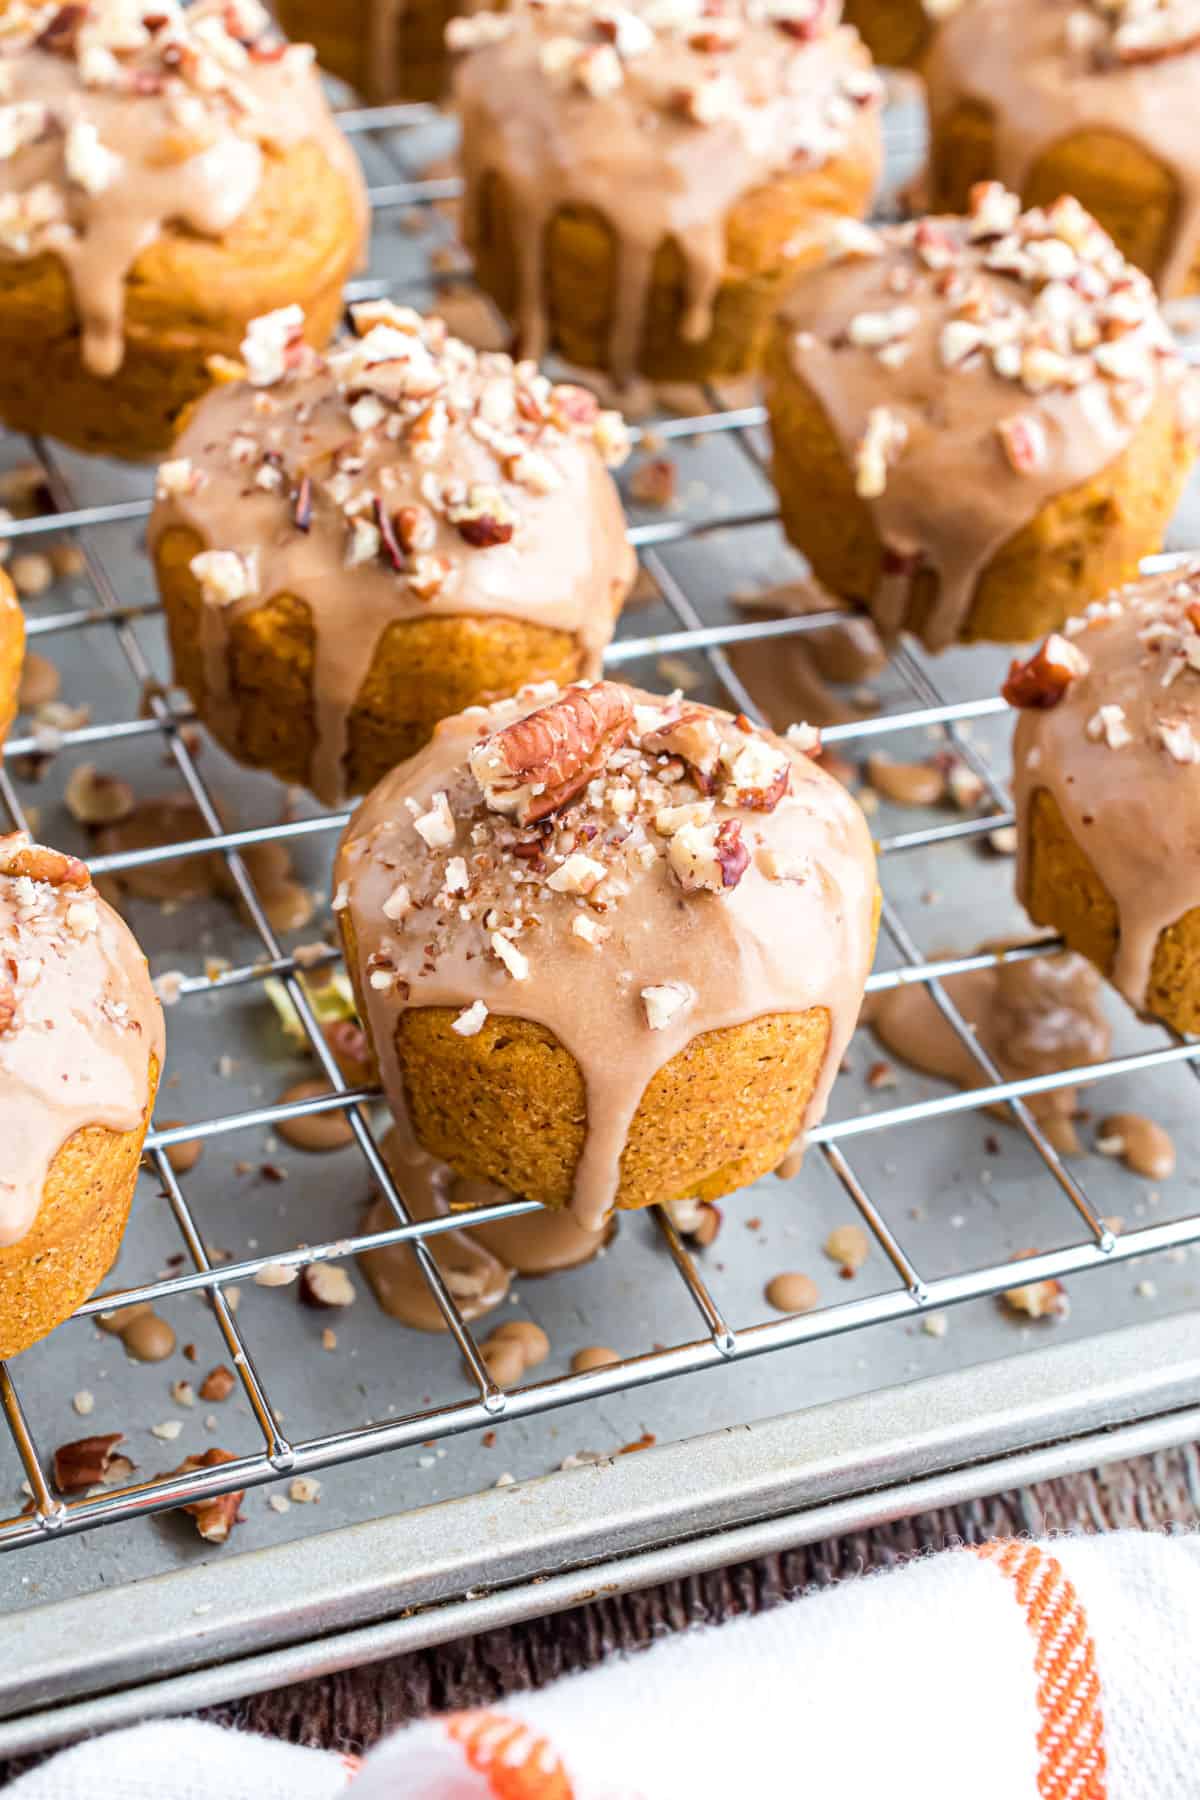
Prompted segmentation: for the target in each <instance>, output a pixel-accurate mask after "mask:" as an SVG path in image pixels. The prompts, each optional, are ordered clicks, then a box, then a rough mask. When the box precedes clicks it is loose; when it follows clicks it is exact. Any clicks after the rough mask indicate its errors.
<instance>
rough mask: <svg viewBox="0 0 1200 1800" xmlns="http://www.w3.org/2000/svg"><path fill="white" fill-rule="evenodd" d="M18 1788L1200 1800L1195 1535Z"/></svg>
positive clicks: (877, 1596)
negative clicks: (359, 1756) (343, 1736)
mask: <svg viewBox="0 0 1200 1800" xmlns="http://www.w3.org/2000/svg"><path fill="white" fill-rule="evenodd" d="M8 1793H9V1796H10V1800H333V1797H334V1796H342V1795H346V1796H347V1800H742V1797H745V1800H785V1797H788V1800H791V1797H794V1796H800V1795H804V1796H806V1797H808V1796H812V1800H859V1797H860V1796H861V1797H863V1800H909V1797H910V1796H911V1800H964V1796H968V1795H969V1796H970V1800H1194V1797H1195V1796H1200V1537H1195V1536H1192V1535H1190V1534H1189V1535H1182V1534H1181V1535H1178V1536H1170V1537H1168V1536H1155V1535H1151V1534H1148V1533H1147V1534H1141V1533H1134V1532H1126V1533H1120V1534H1117V1535H1114V1536H1111V1537H1097V1538H1065V1537H1064V1538H1056V1539H1053V1540H1051V1541H1049V1542H1046V1543H1040V1544H1035V1543H1030V1542H1027V1541H1024V1540H1019V1539H1018V1540H1013V1541H1010V1542H1003V1543H992V1544H987V1545H984V1546H982V1547H981V1548H978V1549H959V1550H951V1551H947V1552H945V1553H943V1554H941V1555H938V1556H931V1557H927V1558H921V1559H919V1560H917V1561H915V1562H911V1563H909V1564H907V1565H906V1566H905V1567H903V1568H901V1569H898V1570H896V1571H893V1572H888V1573H885V1574H874V1575H868V1576H864V1577H863V1578H861V1579H860V1580H857V1581H849V1582H846V1583H844V1584H843V1585H841V1586H840V1587H836V1588H831V1589H828V1590H826V1591H823V1592H819V1593H812V1594H808V1595H806V1596H804V1597H803V1598H801V1599H799V1600H795V1601H793V1602H791V1603H790V1604H788V1605H785V1606H780V1607H777V1608H776V1609H775V1610H774V1611H772V1612H769V1613H765V1614H761V1615H759V1616H757V1617H753V1618H744V1619H736V1620H731V1621H729V1622H728V1623H726V1624H723V1625H718V1626H712V1627H700V1628H697V1629H695V1630H692V1631H687V1632H681V1633H678V1634H677V1635H674V1636H671V1637H667V1638H664V1639H663V1640H662V1641H661V1642H660V1643H657V1644H655V1645H654V1646H653V1648H651V1649H649V1650H645V1651H641V1652H638V1653H635V1654H632V1655H628V1656H621V1657H616V1658H613V1659H612V1660H611V1661H610V1662H608V1663H606V1664H604V1665H603V1666H602V1667H601V1668H598V1669H592V1670H588V1671H587V1672H586V1673H584V1674H581V1675H572V1676H569V1677H567V1678H566V1679H565V1680H562V1681H559V1682H556V1683H555V1684H554V1685H553V1686H552V1687H548V1688H545V1689H543V1690H542V1692H540V1693H536V1694H528V1695H523V1696H520V1697H517V1698H513V1699H511V1700H506V1701H504V1702H503V1704H502V1705H499V1706H497V1707H496V1708H494V1709H489V1710H487V1711H482V1712H471V1713H459V1714H455V1715H453V1716H451V1717H448V1718H440V1719H430V1720H426V1721H423V1722H422V1723H421V1724H418V1725H413V1726H410V1727H409V1728H408V1729H407V1730H405V1731H401V1732H398V1733H397V1734H396V1735H395V1736H394V1737H391V1738H389V1739H388V1740H387V1741H386V1742H384V1743H383V1744H381V1745H380V1746H379V1747H378V1748H377V1749H375V1750H374V1751H372V1753H371V1754H370V1755H369V1756H368V1757H367V1758H366V1759H365V1760H364V1762H363V1763H362V1765H361V1767H359V1766H357V1765H356V1764H355V1761H354V1759H353V1758H345V1757H339V1756H336V1755H334V1754H332V1753H329V1752H326V1751H318V1750H301V1749H297V1748H295V1747H294V1746H292V1745H285V1744H274V1743H270V1742H268V1741H267V1740H265V1739H262V1738H255V1737H248V1736H245V1735H243V1734H241V1733H237V1732H229V1731H222V1730H220V1729H219V1728H218V1727H216V1726H211V1725H201V1724H197V1723H195V1722H188V1721H177V1722H170V1723H163V1724H152V1725H144V1726H140V1727H136V1728H135V1729H133V1730H130V1731H124V1732H119V1733H116V1734H114V1735H112V1736H110V1737H108V1738H105V1739H103V1740H99V1741H95V1742H92V1743H87V1744H83V1745H79V1746H77V1747H76V1748H75V1749H73V1750H69V1751H66V1752H65V1753H63V1754H62V1755H60V1756H58V1757H56V1758H54V1759H53V1760H52V1761H50V1762H49V1763H47V1764H45V1765H43V1766H42V1767H41V1768H39V1769H37V1770H35V1771H34V1772H33V1773H31V1774H29V1775H25V1776H22V1777H21V1778H20V1779H19V1780H17V1781H16V1782H14V1783H12V1784H11V1786H10V1787H9V1789H8Z"/></svg>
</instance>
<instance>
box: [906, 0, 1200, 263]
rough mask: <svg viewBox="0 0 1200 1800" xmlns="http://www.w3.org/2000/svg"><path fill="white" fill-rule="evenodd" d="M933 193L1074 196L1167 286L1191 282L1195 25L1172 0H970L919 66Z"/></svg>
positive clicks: (1199, 172)
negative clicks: (992, 186)
mask: <svg viewBox="0 0 1200 1800" xmlns="http://www.w3.org/2000/svg"><path fill="white" fill-rule="evenodd" d="M925 76H926V83H927V86H928V90H929V109H930V127H931V153H930V173H929V186H930V198H931V204H932V205H934V206H935V207H938V208H939V209H940V208H944V209H945V210H946V211H947V212H961V211H962V209H963V207H964V205H965V203H966V198H967V194H968V192H969V190H970V187H971V185H972V183H973V182H975V181H979V180H983V179H991V178H995V179H996V180H999V181H1002V182H1003V183H1004V184H1005V185H1006V186H1007V187H1010V188H1014V189H1015V190H1016V191H1017V192H1018V193H1020V195H1021V196H1022V199H1023V200H1024V201H1025V203H1026V205H1029V206H1044V205H1049V204H1050V203H1051V202H1052V201H1053V200H1055V199H1057V197H1058V196H1059V195H1060V194H1074V195H1075V197H1076V198H1077V199H1078V200H1079V201H1080V202H1081V203H1082V204H1083V205H1084V206H1086V207H1087V208H1088V210H1089V211H1090V212H1091V213H1093V214H1094V215H1095V217H1096V218H1097V219H1098V220H1099V221H1100V223H1101V224H1102V225H1103V226H1104V228H1105V230H1106V231H1108V232H1109V233H1110V234H1111V236H1112V237H1113V238H1114V240H1115V241H1116V243H1117V244H1118V246H1119V247H1120V249H1121V250H1122V252H1123V253H1124V254H1125V255H1126V256H1127V257H1128V258H1129V259H1130V261H1131V262H1134V263H1136V264H1137V265H1138V267H1139V268H1141V269H1144V270H1145V271H1146V272H1147V274H1149V275H1151V276H1152V277H1153V279H1154V280H1155V282H1156V283H1157V285H1158V288H1159V291H1160V292H1161V293H1162V294H1163V295H1164V296H1166V297H1174V296H1176V295H1180V294H1191V293H1196V292H1197V291H1200V207H1198V206H1197V190H1198V186H1200V140H1198V139H1197V135H1196V120H1195V113H1196V93H1197V87H1198V85H1200V30H1198V29H1197V15H1196V9H1195V7H1194V6H1193V5H1191V4H1187V3H1179V0H1150V4H1147V3H1146V0H970V4H968V5H964V6H962V7H961V8H960V9H959V10H957V11H956V12H955V14H954V16H953V17H952V18H949V19H947V20H946V22H945V23H944V25H943V26H942V27H941V29H940V30H939V31H938V34H937V37H936V40H935V42H934V44H933V46H932V48H931V52H930V55H929V56H928V58H927V60H926V64H925Z"/></svg>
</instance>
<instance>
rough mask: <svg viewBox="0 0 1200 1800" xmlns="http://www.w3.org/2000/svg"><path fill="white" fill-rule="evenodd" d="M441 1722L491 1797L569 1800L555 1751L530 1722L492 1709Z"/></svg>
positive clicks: (571, 1796) (571, 1799)
mask: <svg viewBox="0 0 1200 1800" xmlns="http://www.w3.org/2000/svg"><path fill="white" fill-rule="evenodd" d="M444 1723H445V1726H446V1730H447V1731H448V1732H449V1734H450V1736H451V1737H452V1738H453V1739H454V1742H455V1743H456V1744H461V1745H462V1747H463V1749H464V1750H465V1751H466V1755H467V1761H468V1762H469V1763H470V1765H471V1767H472V1769H474V1770H475V1771H476V1773H477V1774H479V1775H483V1776H485V1777H486V1780H487V1785H488V1792H489V1793H490V1794H492V1795H494V1796H495V1800H574V1794H575V1790H574V1788H573V1787H572V1786H571V1783H570V1780H569V1778H568V1776H567V1771H566V1770H565V1769H564V1768H563V1765H562V1763H561V1761H560V1760H559V1757H558V1755H557V1753H556V1752H555V1751H554V1750H553V1749H552V1748H551V1746H550V1745H549V1743H548V1742H547V1741H546V1739H545V1738H544V1737H539V1736H538V1734H537V1733H536V1732H535V1731H534V1730H532V1728H531V1727H530V1726H528V1725H522V1724H521V1723H520V1722H519V1720H517V1719H510V1718H507V1717H506V1716H505V1714H504V1713H496V1712H469V1713H453V1714H451V1716H450V1717H449V1718H448V1719H446V1720H445V1721H444Z"/></svg>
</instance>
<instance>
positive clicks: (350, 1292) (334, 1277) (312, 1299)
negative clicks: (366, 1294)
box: [300, 1263, 357, 1310]
mask: <svg viewBox="0 0 1200 1800" xmlns="http://www.w3.org/2000/svg"><path fill="white" fill-rule="evenodd" d="M300 1298H301V1300H302V1301H303V1302H304V1304H305V1306H315V1307H317V1308H318V1309H321V1310H328V1309H330V1308H331V1307H338V1306H353V1305H354V1302H355V1300H356V1298H357V1295H356V1294H355V1291H354V1283H353V1282H352V1281H351V1279H350V1277H349V1275H347V1273H346V1271H345V1269H343V1268H342V1267H341V1266H340V1265H339V1264H338V1263H309V1264H307V1266H306V1267H305V1268H303V1269H302V1270H301V1271H300Z"/></svg>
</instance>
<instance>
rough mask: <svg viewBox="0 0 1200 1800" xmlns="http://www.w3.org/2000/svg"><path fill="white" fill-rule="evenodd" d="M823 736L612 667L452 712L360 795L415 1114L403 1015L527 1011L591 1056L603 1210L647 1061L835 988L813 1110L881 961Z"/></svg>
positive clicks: (382, 994)
mask: <svg viewBox="0 0 1200 1800" xmlns="http://www.w3.org/2000/svg"><path fill="white" fill-rule="evenodd" d="M817 743H818V734H817V733H816V732H815V731H813V730H811V729H810V728H809V727H807V726H804V727H799V726H796V727H792V731H791V733H790V734H789V739H786V740H785V739H781V738H778V737H775V736H773V735H772V734H770V733H768V732H765V731H760V730H758V729H757V728H756V727H754V726H753V725H752V724H751V723H750V722H749V720H747V719H745V718H737V719H734V718H732V717H730V716H729V715H728V714H727V713H723V712H718V711H716V710H714V709H713V708H711V707H706V706H700V705H697V704H694V703H692V702H688V701H685V700H683V699H681V698H680V697H679V696H678V695H674V696H671V697H669V698H664V697H662V696H660V695H653V694H647V693H642V692H639V691H638V690H636V689H631V688H626V687H624V686H621V685H618V684H617V683H614V682H608V681H603V682H598V683H596V684H595V685H592V686H587V685H578V686H574V687H569V688H566V689H562V690H559V689H554V688H549V689H545V688H543V689H526V690H524V691H523V692H522V693H521V694H519V695H518V696H517V697H516V698H515V699H513V700H506V701H503V702H501V703H500V704H499V705H497V706H493V707H490V708H487V709H484V708H479V707H475V708H471V709H470V710H468V711H467V712H464V713H461V714H459V716H458V717H457V718H454V719H448V720H445V721H443V723H442V724H441V725H439V726H438V728H437V731H436V732H435V734H434V737H433V739H432V741H431V742H430V743H429V745H428V746H427V747H426V748H425V749H424V750H422V751H421V752H419V754H418V755H416V756H415V757H413V758H412V759H411V760H410V761H408V762H407V763H404V764H402V765H401V766H400V767H399V768H398V769H396V770H395V771H394V772H393V773H392V774H391V775H390V776H388V777H387V778H386V779H385V780H384V781H382V782H381V783H380V784H379V786H378V787H377V788H376V789H375V790H374V792H373V793H372V794H371V795H370V796H369V797H368V798H367V800H366V801H365V802H364V803H363V805H362V806H361V807H360V809H359V811H358V812H357V813H356V815H355V817H354V819H353V820H352V821H351V823H350V825H349V827H348V828H347V831H346V835H345V837H344V838H343V840H342V845H341V848H340V850H339V853H338V858H337V864H336V868H335V876H334V879H335V883H336V892H335V896H334V902H333V904H334V909H335V911H337V912H339V913H343V912H344V914H345V922H346V923H347V924H348V926H349V931H350V934H351V937H352V940H353V943H354V946H355V955H356V959H357V962H358V975H359V987H360V991H361V993H362V997H363V1003H364V1004H365V1007H366V1010H367V1015H368V1023H369V1026H370V1030H371V1036H372V1039H373V1042H374V1045H375V1048H376V1054H377V1055H378V1057H379V1059H380V1066H381V1069H382V1072H383V1078H384V1086H385V1088H386V1091H387V1093H388V1096H389V1099H390V1100H391V1102H392V1105H393V1107H394V1108H397V1109H398V1111H397V1124H398V1128H399V1130H400V1132H401V1134H402V1137H403V1136H404V1135H405V1134H408V1133H410V1127H409V1126H408V1124H407V1121H406V1120H405V1118H404V1117H403V1094H404V1081H403V1076H402V1073H401V1071H400V1067H399V1061H398V1052H397V1027H398V1023H399V1019H400V1015H401V1014H402V1013H403V1011H404V1010H405V1009H406V1008H409V1007H424V1006H438V1007H452V1008H455V1009H457V1012H458V1017H457V1018H456V1020H455V1022H454V1030H455V1031H457V1032H459V1033H460V1034H461V1035H462V1036H463V1037H470V1036H473V1035H474V1034H476V1033H477V1032H479V1031H480V1030H481V1029H482V1027H483V1025H484V1022H485V1020H486V1019H487V1016H488V1014H489V1013H495V1014H497V1015H513V1016H516V1017H519V1018H523V1019H529V1020H533V1021H534V1022H536V1023H539V1024H541V1025H543V1026H545V1027H546V1028H547V1029H548V1030H550V1031H551V1032H552V1033H553V1034H554V1036H555V1037H556V1038H557V1039H558V1040H559V1042H560V1043H561V1044H563V1045H564V1047H565V1048H566V1049H567V1050H568V1051H569V1052H570V1054H571V1055H572V1056H573V1057H574V1058H575V1061H576V1062H577V1064H578V1065H579V1068H580V1070H581V1072H582V1075H583V1079H584V1085H585V1088H586V1092H587V1097H588V1104H587V1111H588V1131H587V1139H586V1143H585V1146H584V1150H583V1153H582V1156H581V1158H580V1163H579V1167H578V1169H577V1171H576V1177H575V1183H576V1187H575V1198H574V1211H575V1213H576V1216H577V1218H578V1219H579V1220H580V1222H581V1223H582V1224H583V1225H585V1226H587V1227H590V1228H594V1227H595V1226H596V1225H598V1223H599V1222H600V1221H601V1220H602V1219H603V1217H604V1216H605V1214H606V1212H607V1211H608V1209H609V1207H610V1206H611V1204H612V1201H613V1198H614V1196H615V1194H616V1191H617V1187H618V1185H619V1177H620V1160H621V1153H622V1151H623V1149H624V1146H625V1141H626V1137H627V1135H628V1130H629V1126H630V1123H631V1121H632V1119H633V1116H634V1114H635V1113H636V1111H637V1108H638V1105H639V1103H640V1101H641V1098H642V1095H643V1093H644V1091H645V1089H646V1086H647V1084H648V1082H649V1081H650V1079H651V1077H652V1076H653V1075H654V1074H655V1072H656V1071H657V1070H658V1069H659V1068H661V1067H662V1066H663V1065H664V1064H665V1063H667V1062H668V1061H669V1060H670V1059H671V1057H673V1056H674V1055H675V1054H676V1052H677V1051H679V1050H681V1049H683V1047H684V1046H685V1045H686V1044H687V1043H688V1042H689V1041H690V1040H691V1039H692V1038H694V1037H697V1036H698V1035H700V1034H701V1033H703V1032H708V1031H712V1030H716V1029H720V1028H722V1027H726V1026H733V1025H739V1024H743V1023H746V1022H747V1021H749V1020H752V1019H756V1018H759V1017H762V1016H764V1015H767V1014H776V1013H804V1012H807V1011H808V1010H809V1009H810V1008H814V1007H816V1008H823V1009H825V1011H826V1012H827V1013H828V1015H829V1023H830V1033H829V1040H828V1045H827V1049H826V1053H825V1061H824V1066H823V1070H822V1073H821V1076H820V1079H819V1082H818V1085H817V1089H816V1092H815V1093H814V1096H813V1100H812V1105H811V1108H810V1120H816V1119H818V1118H819V1117H820V1116H821V1114H822V1113H823V1111H824V1108H825V1102H826V1099H827V1097H828V1093H829V1089H830V1086H831V1084H832V1081H833V1077H834V1074H835V1073H836V1071H837V1067H838V1064H839V1062H840V1061H841V1057H842V1053H843V1051H844V1049H845V1046H846V1044H847V1042H848V1040H849V1038H850V1035H851V1033H852V1031H853V1029H854V1025H855V1021H856V1019H857V1016H858V1008H859V1003H860V1001H861V999H862V992H863V985H864V983H865V981H866V977H867V972H868V969H869V967H870V962H871V954H872V946H873V933H874V921H873V907H874V895H875V859H874V854H873V851H872V847H871V840H870V836H869V833H868V831H867V827H866V822H865V820H864V819H863V817H862V814H861V812H860V811H859V809H858V807H857V805H856V803H855V802H854V800H853V799H851V797H850V796H849V795H848V794H847V793H846V791H845V790H844V789H843V788H842V787H841V786H840V785H839V784H838V783H837V782H836V781H835V780H834V779H833V778H832V777H831V776H829V775H826V774H825V773H824V771H823V770H821V769H820V768H819V767H817V765H816V764H815V763H814V762H813V761H812V760H811V753H812V752H814V751H815V749H816V747H817ZM801 945H802V946H803V953H802V954H801V953H798V946H801Z"/></svg>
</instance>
